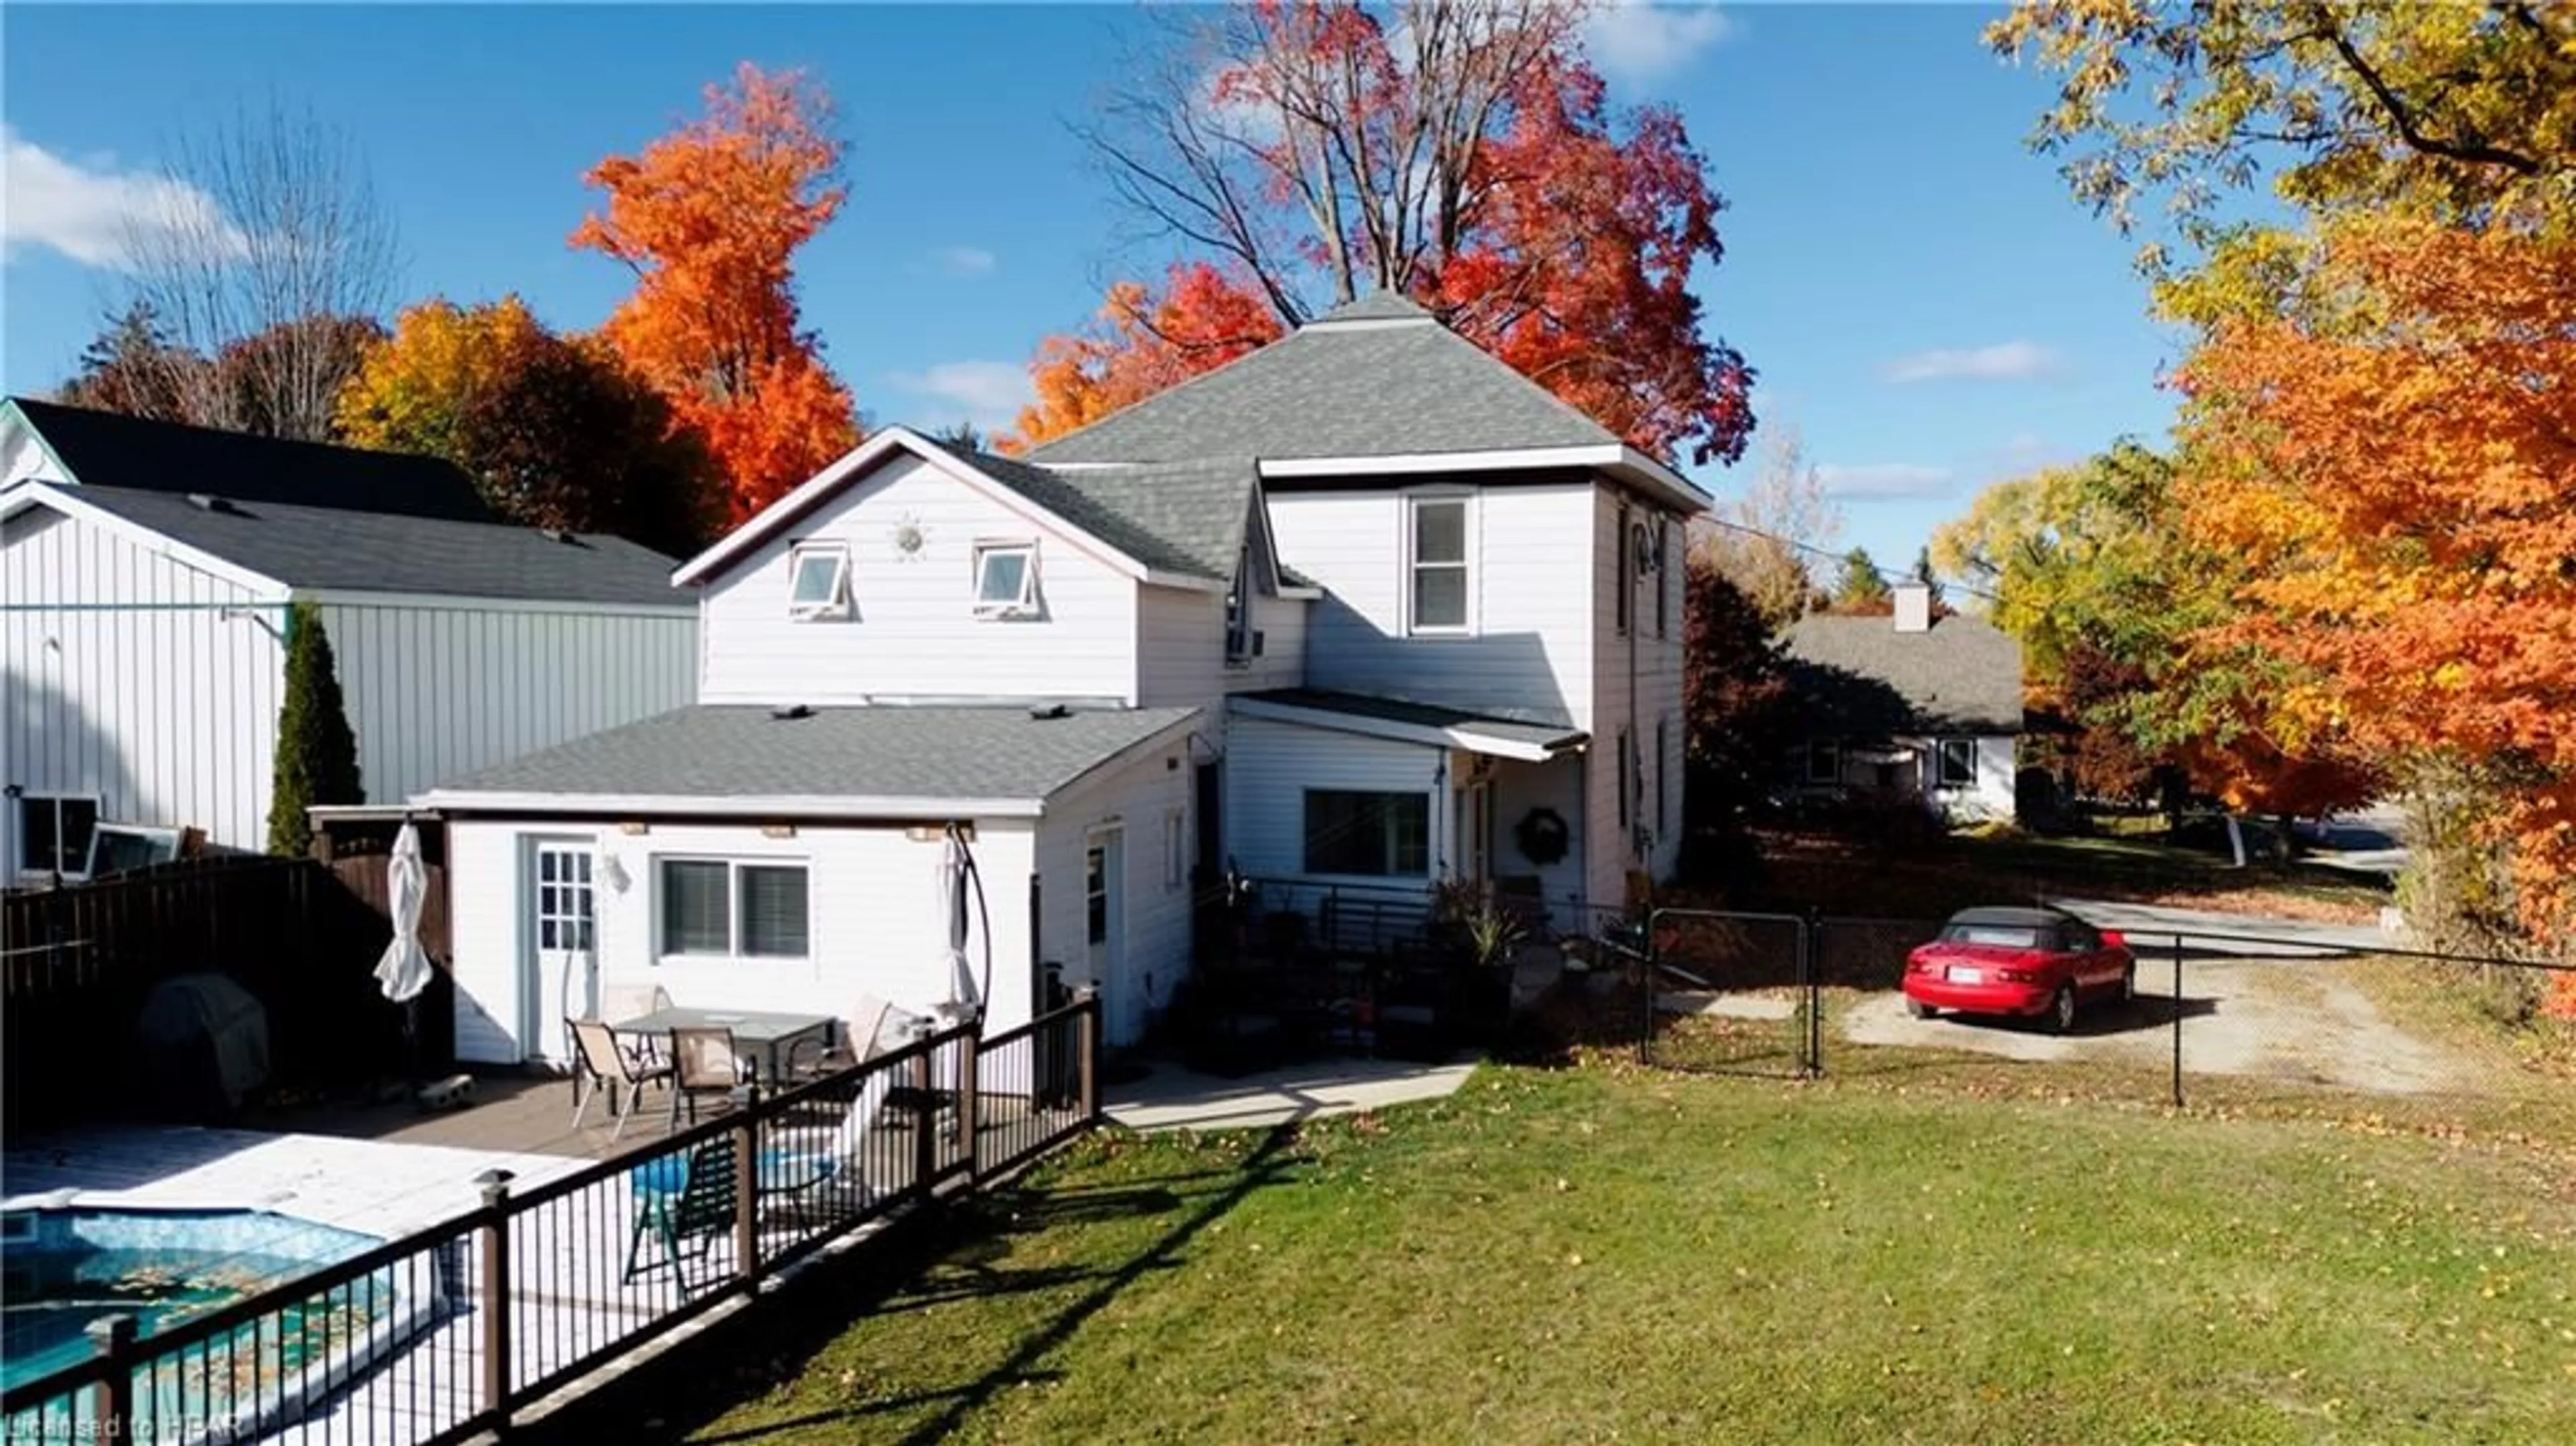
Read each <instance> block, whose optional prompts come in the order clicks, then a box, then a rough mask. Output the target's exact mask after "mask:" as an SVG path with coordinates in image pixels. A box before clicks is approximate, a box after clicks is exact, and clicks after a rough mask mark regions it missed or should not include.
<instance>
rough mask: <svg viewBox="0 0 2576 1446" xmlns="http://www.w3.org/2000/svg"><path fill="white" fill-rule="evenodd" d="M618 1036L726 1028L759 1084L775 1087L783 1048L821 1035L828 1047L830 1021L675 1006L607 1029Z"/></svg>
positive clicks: (783, 1070)
mask: <svg viewBox="0 0 2576 1446" xmlns="http://www.w3.org/2000/svg"><path fill="white" fill-rule="evenodd" d="M608 1027H609V1028H610V1029H612V1030H615V1031H616V1032H617V1033H619V1034H642V1035H651V1036H653V1037H654V1038H657V1039H659V1038H663V1037H665V1036H667V1035H669V1034H670V1032H671V1031H672V1030H675V1029H729V1030H732V1031H733V1042H734V1046H735V1048H737V1049H739V1050H740V1051H741V1052H742V1053H743V1054H744V1055H745V1056H746V1057H748V1058H750V1059H751V1060H752V1061H753V1062H754V1064H755V1065H756V1066H757V1067H758V1068H759V1070H760V1078H761V1082H762V1083H763V1084H767V1085H773V1086H774V1085H776V1084H777V1083H778V1082H779V1081H780V1080H782V1079H784V1078H785V1077H786V1068H785V1058H786V1051H787V1049H788V1048H789V1047H790V1046H792V1045H793V1044H795V1042H796V1041H797V1040H800V1039H803V1038H805V1037H806V1036H807V1035H821V1036H822V1037H823V1042H824V1043H826V1044H829V1043H830V1042H831V1038H832V1028H833V1022H832V1017H831V1016H830V1015H828V1014H785V1013H778V1012H775V1011H771V1010H761V1009H683V1008H680V1007H678V1006H676V1005H674V1006H670V1007H666V1008H662V1009H656V1010H654V1011H653V1012H652V1013H650V1014H639V1015H637V1016H635V1017H634V1018H633V1019H622V1020H618V1021H616V1022H615V1023H612V1024H610V1025H609V1026H608Z"/></svg>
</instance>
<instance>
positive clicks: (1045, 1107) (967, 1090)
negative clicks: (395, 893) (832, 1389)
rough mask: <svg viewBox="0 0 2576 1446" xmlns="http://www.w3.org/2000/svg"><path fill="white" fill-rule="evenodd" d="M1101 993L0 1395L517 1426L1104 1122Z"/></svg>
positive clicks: (883, 1065)
mask: <svg viewBox="0 0 2576 1446" xmlns="http://www.w3.org/2000/svg"><path fill="white" fill-rule="evenodd" d="M1099 1038H1100V1006H1099V1000H1098V998H1097V996H1096V995H1093V994H1090V993H1089V992H1087V991H1086V992H1085V993H1083V994H1081V995H1079V996H1078V997H1077V998H1076V1000H1075V1002H1074V1003H1073V1004H1072V1005H1071V1006H1069V1007H1067V1008H1065V1009H1061V1010H1058V1011H1055V1012H1054V1013H1051V1014H1048V1015H1045V1016H1042V1017H1040V1018H1039V1019H1037V1020H1035V1021H1033V1022H1031V1023H1029V1024H1026V1025H1023V1026H1021V1027H1019V1028H1017V1029H1013V1030H1009V1031H1006V1032H1004V1033H1002V1034H999V1035H996V1036H995V1037H993V1038H992V1039H990V1040H978V1039H977V1038H976V1037H975V1033H974V1028H973V1027H972V1026H961V1027H959V1028H956V1029H951V1030H948V1031H945V1032H942V1033H936V1034H931V1035H928V1036H925V1037H923V1038H921V1039H918V1040H915V1041H913V1042H912V1043H910V1044H907V1045H905V1046H903V1047H902V1048H899V1049H896V1050H893V1051H891V1052H889V1053H886V1054H883V1055H880V1056H877V1057H875V1058H872V1059H869V1060H866V1061H863V1062H861V1063H859V1064H856V1065H853V1066H851V1067H850V1068H848V1069H845V1070H842V1071H840V1072H838V1073H836V1074H832V1075H829V1076H827V1077H825V1078H823V1079H820V1080H816V1081H813V1082H811V1083H808V1084H804V1085H801V1086H797V1087H795V1088H792V1089H789V1090H786V1091H784V1092H782V1093H779V1094H777V1095H774V1096H770V1097H767V1098H760V1097H757V1096H747V1097H746V1098H745V1099H744V1100H743V1102H742V1103H741V1105H740V1107H739V1108H736V1109H734V1110H732V1111H729V1112H727V1113H726V1114H724V1115H722V1116H721V1117H719V1118H715V1119H711V1120H708V1121H707V1122H705V1123H703V1124H700V1125H696V1126H692V1127H689V1128H686V1129H683V1130H680V1131H678V1132H676V1133H674V1134H673V1135H671V1136H670V1138H669V1139H668V1140H666V1141H662V1142H660V1143H658V1144H656V1145H654V1146H653V1147H651V1148H649V1149H644V1150H639V1151H634V1152H630V1153H627V1154H623V1155H619V1156H617V1157H615V1158H613V1159H609V1160H604V1161H601V1162H598V1163H596V1164H592V1165H587V1166H584V1167H583V1168H581V1169H578V1170H575V1171H573V1172H571V1173H569V1174H566V1175H563V1176H560V1177H557V1178H554V1179H550V1180H545V1181H541V1182H538V1183H536V1184H534V1185H532V1186H530V1187H529V1188H527V1189H526V1190H524V1191H515V1192H514V1191H513V1190H512V1188H511V1182H510V1181H509V1180H508V1179H507V1178H505V1177H500V1176H498V1175H497V1174H496V1176H494V1177H490V1178H487V1179H486V1180H485V1181H484V1182H483V1203H482V1205H481V1206H480V1207H479V1208H477V1209H475V1210H473V1211H470V1212H468V1213H466V1214H463V1215H459V1216H456V1217H454V1218H452V1219H449V1220H446V1221H444V1222H441V1223H440V1224H438V1225H435V1226H432V1227H430V1228H428V1229H426V1230H422V1231H419V1232H417V1233H414V1234H412V1235H408V1236H405V1237H403V1238H401V1239H399V1240H393V1241H388V1242H386V1243H385V1244H383V1245H381V1246H377V1247H375V1248H374V1249H371V1250H369V1251H367V1252H365V1253H364V1254H361V1255H358V1256H355V1257H353V1258H351V1259H348V1260H345V1261H342V1262H339V1263H338V1264H335V1265H332V1266H329V1267H327V1268H324V1269H322V1270H319V1271H315V1272H313V1273H311V1274H309V1275H305V1276H302V1277H299V1278H298V1279H295V1280H293V1281H290V1282H287V1283H284V1284H281V1285H278V1286H276V1287H274V1288H271V1289H267V1290H263V1291H260V1292H258V1293H256V1294H252V1295H249V1296H245V1297H244V1298H242V1299H240V1300H236V1301H233V1302H231V1303H229V1304H226V1305H223V1306H221V1307H218V1308H216V1309H214V1310H211V1311H207V1312H205V1313H203V1314H200V1315H197V1316H194V1317H191V1318H188V1319H185V1320H181V1321H175V1322H168V1321H165V1322H164V1323H163V1325H162V1327H161V1328H160V1329H157V1330H155V1331H154V1332H153V1333H152V1334H151V1335H149V1336H144V1337H140V1338H138V1337H137V1335H136V1334H135V1324H134V1320H133V1318H132V1317H128V1316H116V1317H111V1318H109V1319H107V1320H103V1321H100V1322H98V1324H97V1327H96V1328H94V1329H93V1331H92V1340H93V1342H94V1344H95V1345H96V1346H97V1350H96V1351H95V1352H94V1353H93V1354H92V1355H91V1356H90V1357H89V1358H88V1359H86V1360H83V1361H81V1362H79V1363H78V1364H75V1365H71V1366H67V1367H65V1368H63V1369H61V1370H58V1371H54V1372H51V1373H49V1374H47V1375H44V1376H41V1377H39V1378H36V1379H34V1380H30V1381H25V1382H21V1383H19V1384H17V1385H13V1386H11V1387H9V1388H8V1390H7V1391H6V1392H5V1394H0V1428H5V1436H6V1439H7V1440H8V1441H10V1442H21V1441H24V1442H31V1443H33V1442H43V1443H55V1442H65V1443H69V1442H92V1441H142V1442H152V1443H156V1446H196V1443H199V1442H228V1441H235V1440H254V1439H260V1438H262V1437H266V1436H270V1435H274V1434H278V1433H280V1432H291V1434H292V1439H293V1440H296V1441H298V1442H309V1443H314V1446H337V1443H344V1442H345V1443H361V1442H363V1443H369V1446H377V1443H382V1446H424V1443H443V1442H447V1441H453V1440H457V1439H460V1438H462V1437H464V1436H466V1435H469V1434H472V1433H475V1432H481V1431H497V1430H500V1429H502V1428H505V1427H506V1426H507V1425H508V1424H509V1422H510V1419H511V1417H512V1415H513V1413H515V1412H517V1411H519V1410H521V1409H523V1408H524V1407H526V1406H527V1405H528V1404H529V1403H531V1402H533V1401H535V1400H537V1399H538V1398H540V1397H542V1396H544V1395H546V1394H548V1393H549V1392H551V1391H554V1390H556V1389H557V1388H559V1387H561V1386H563V1385H564V1384H565V1383H567V1382H569V1381H571V1380H572V1379H573V1378H575V1377H577V1376H580V1375H583V1374H585V1373H587V1372H589V1371H592V1370H595V1369H596V1368H598V1367H599V1366H601V1365H603V1364H605V1363H607V1362H609V1361H611V1360H613V1359H615V1358H616V1357H618V1356H620V1355H623V1354H624V1353H626V1352H629V1351H632V1350H634V1349H636V1348H637V1347H639V1346H641V1345H643V1344H644V1343H646V1342H648V1341H650V1340H652V1339H654V1338H655V1337H658V1336H660V1335H663V1334H664V1333H666V1332H668V1331H670V1330H672V1329H674V1328H676V1327H678V1326H680V1325H682V1324H684V1323H686V1322H688V1321H690V1320H692V1319H694V1318H696V1317H698V1316H700V1315H702V1314H703V1313H705V1312H706V1311H707V1310H709V1309H711V1308H713V1307H715V1306H716V1305H718V1304H720V1303H722V1302H724V1301H727V1300H730V1299H734V1298H737V1297H740V1296H742V1295H744V1294H746V1293H747V1292H749V1291H750V1290H751V1289H752V1287H753V1286H754V1285H755V1284H757V1283H758V1282H759V1281H760V1280H761V1278H762V1277H763V1276H765V1275H767V1274H769V1273H771V1272H773V1271H775V1270H777V1269H779V1268H780V1267H782V1266H784V1265H786V1264H787V1263H789V1262H791V1261H793V1260H795V1259H797V1258H798V1257H800V1256H802V1255H805V1254H807V1253H809V1252H812V1251H814V1250H817V1249H820V1248H821V1247H823V1246H825V1245H827V1244H829V1243H831V1242H832V1241H834V1240H836V1239H839V1238H842V1237H845V1236H847V1235H849V1234H850V1233H851V1232H852V1231H854V1230H856V1229H858V1228H859V1227H861V1226H864V1225H866V1224H868V1223H869V1222H871V1221H874V1220H876V1219H878V1218H880V1217H882V1216H884V1215H886V1214H887V1213H889V1212H891V1211H893V1210H895V1209H897V1208H900V1207H904V1206H912V1205H921V1204H925V1203H928V1202H930V1201H932V1200H934V1199H936V1198H940V1197H943V1196H945V1195H946V1194H948V1193H949V1192H951V1191H952V1190H959V1189H972V1188H975V1187H976V1186H977V1185H978V1184H980V1183H983V1182H986V1181H990V1180H992V1179H994V1178H996V1177H998V1176H999V1175H1001V1174H1003V1173H1005V1172H1007V1171H1010V1170H1012V1169H1014V1168H1016V1167H1018V1166H1020V1165H1023V1164H1025V1163H1027V1162H1028V1161H1030V1160H1033V1159H1035V1158H1037V1157H1038V1156H1040V1155H1043V1154H1044V1153H1046V1152H1047V1151H1048V1150H1050V1149H1052V1148H1054V1147H1055V1146H1056V1145H1058V1144H1061V1143H1062V1142H1063V1141H1065V1140H1067V1139H1069V1138H1071V1137H1073V1136H1075V1135H1077V1134H1080V1133H1082V1132H1083V1131H1084V1130H1087V1129H1089V1128H1090V1127H1091V1126H1092V1125H1093V1124H1094V1123H1096V1122H1097V1120H1098V1118H1099V1097H1098V1093H1097V1090H1096V1082H1097V1080H1098V1070H1097V1066H1096V1058H1097V1054H1098V1042H1099Z"/></svg>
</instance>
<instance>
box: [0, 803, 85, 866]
mask: <svg viewBox="0 0 2576 1446" xmlns="http://www.w3.org/2000/svg"><path fill="white" fill-rule="evenodd" d="M97 830H98V800H97V799H96V798H92V797H88V796H86V795H79V794H47V793H31V794H27V795H25V796H23V797H21V798H20V799H19V800H18V859H17V864H18V872H20V873H22V874H61V875H64V876H65V877H67V878H85V877H87V876H88V874H89V843H90V835H91V834H93V833H95V832H96V831H97Z"/></svg>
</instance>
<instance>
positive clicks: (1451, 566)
mask: <svg viewBox="0 0 2576 1446" xmlns="http://www.w3.org/2000/svg"><path fill="white" fill-rule="evenodd" d="M1411 505H1412V510H1413V515H1412V519H1411V522H1412V526H1411V528H1410V531H1411V534H1412V535H1411V547H1410V549H1409V550H1410V554H1411V555H1410V558H1409V560H1408V561H1409V566H1410V568H1411V572H1412V578H1411V582H1412V594H1413V596H1412V617H1411V631H1413V632H1416V633H1463V632H1466V631H1467V630H1468V628H1469V626H1470V625H1471V619H1470V617H1469V615H1468V608H1467V596H1468V579H1467V499H1466V498H1464V497H1416V498H1414V499H1412V504H1411Z"/></svg>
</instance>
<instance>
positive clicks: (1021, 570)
mask: <svg viewBox="0 0 2576 1446" xmlns="http://www.w3.org/2000/svg"><path fill="white" fill-rule="evenodd" d="M1037 610H1038V547H1037V544H1036V543H1034V542H985V543H978V544H976V547H975V615H976V616H977V617H983V618H1023V617H1031V616H1034V615H1035V614H1036V613H1037Z"/></svg>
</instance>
